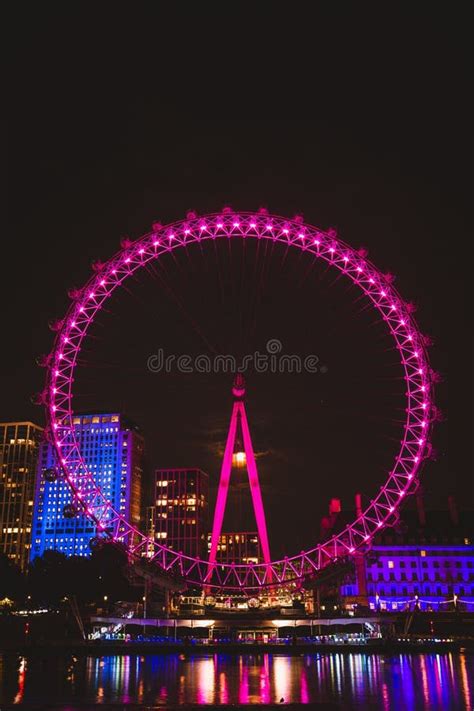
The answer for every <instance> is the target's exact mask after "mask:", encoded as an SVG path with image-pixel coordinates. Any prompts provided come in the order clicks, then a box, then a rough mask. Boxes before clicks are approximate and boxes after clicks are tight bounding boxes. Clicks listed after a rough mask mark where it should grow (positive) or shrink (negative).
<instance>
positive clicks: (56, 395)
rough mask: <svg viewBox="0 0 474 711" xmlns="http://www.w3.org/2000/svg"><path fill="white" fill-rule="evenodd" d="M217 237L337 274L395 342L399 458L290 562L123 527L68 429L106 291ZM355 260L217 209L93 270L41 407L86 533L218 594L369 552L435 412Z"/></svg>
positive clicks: (309, 232)
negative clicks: (226, 560)
mask: <svg viewBox="0 0 474 711" xmlns="http://www.w3.org/2000/svg"><path fill="white" fill-rule="evenodd" d="M218 238H227V239H228V238H239V239H251V238H253V239H261V240H272V241H274V242H281V243H283V244H284V245H287V246H294V247H297V248H298V249H301V250H303V251H305V252H309V253H310V254H311V255H313V256H315V257H317V258H319V259H321V260H323V261H325V262H327V263H328V264H329V265H331V266H332V267H334V268H336V269H338V270H339V271H340V272H342V273H343V274H344V275H345V276H347V277H348V278H349V279H351V281H352V282H353V283H354V284H355V285H356V286H358V287H359V288H360V290H361V291H362V292H363V294H365V295H366V296H367V297H368V298H369V299H370V301H371V302H372V304H373V306H374V307H375V308H376V309H377V310H378V311H379V312H380V314H381V316H382V318H383V320H384V321H385V323H386V325H387V328H388V330H389V332H390V334H391V335H392V337H393V339H394V340H395V344H396V347H397V350H398V353H399V355H400V361H401V364H402V367H403V372H404V379H405V386H406V420H405V425H404V432H403V439H402V441H401V444H400V451H399V453H398V455H397V456H396V458H395V460H394V463H393V467H392V469H391V471H390V473H389V476H388V479H387V481H386V482H385V484H384V485H383V486H382V487H381V489H380V491H379V492H378V494H377V496H376V497H375V498H374V499H373V500H372V501H371V502H370V505H369V506H368V508H367V509H366V510H365V511H364V512H363V513H362V515H360V516H359V517H358V518H356V520H355V521H354V522H353V523H351V524H350V525H348V526H346V528H345V529H344V530H342V531H341V532H340V533H339V534H337V535H334V536H333V537H332V538H330V539H328V540H327V541H324V542H323V543H320V544H318V545H316V546H315V547H313V548H311V549H310V550H308V551H304V552H302V553H300V554H298V555H295V556H292V557H290V558H285V559H283V560H278V561H275V562H271V563H260V564H256V565H255V564H241V565H240V564H239V565H232V564H221V563H214V564H212V565H210V564H209V563H208V562H207V561H205V560H200V559H198V558H191V557H189V556H185V555H183V554H181V553H177V552H176V551H172V550H170V549H168V548H166V547H165V546H163V545H160V544H159V543H157V542H156V541H154V542H153V543H151V541H150V540H149V539H148V537H147V536H146V535H145V534H144V533H142V532H141V531H139V530H138V529H137V528H136V527H134V526H132V525H130V524H129V523H128V522H127V521H126V520H125V519H124V518H123V516H122V515H121V514H120V512H119V511H116V510H115V509H114V508H113V507H112V505H111V503H110V502H109V501H108V500H107V499H106V497H105V496H104V495H103V493H102V491H101V490H100V488H99V487H98V486H97V485H96V484H95V482H94V478H93V475H92V474H91V473H90V472H88V471H87V465H86V464H85V462H84V460H83V458H82V455H81V452H80V449H79V443H78V441H77V440H76V437H75V433H74V427H73V411H72V397H73V383H74V370H75V367H76V364H77V358H78V354H79V352H80V349H81V346H82V342H83V339H84V337H85V336H86V334H87V331H88V328H89V326H90V324H91V323H92V322H93V320H94V318H95V316H96V314H97V313H98V312H99V311H100V309H101V308H102V307H103V305H104V304H105V302H106V301H107V299H108V298H109V296H110V295H111V294H112V293H113V291H114V290H115V289H116V288H118V287H120V286H121V285H122V284H123V283H124V282H125V281H126V279H127V278H128V277H130V276H131V275H132V274H133V273H134V272H136V271H137V270H138V269H140V268H141V267H143V266H144V265H146V264H147V263H148V262H150V261H152V260H156V259H159V258H160V256H161V255H163V254H165V253H168V252H171V251H172V250H175V249H178V248H180V247H184V246H186V245H188V244H192V243H195V242H203V241H205V240H213V239H218ZM391 282H392V279H391V278H390V277H389V276H387V275H383V274H382V273H381V272H379V271H378V270H377V269H376V268H375V267H374V265H373V264H372V263H371V262H369V261H368V260H367V258H366V256H365V253H364V252H363V251H356V250H354V249H352V248H351V247H349V246H348V245H347V244H345V243H344V242H342V241H341V240H340V239H339V238H338V237H337V236H336V235H335V234H334V233H333V232H332V231H328V232H324V231H322V230H320V229H318V228H316V227H313V226H311V225H307V224H303V222H302V221H300V220H299V219H293V220H288V219H285V218H282V217H277V216H272V215H268V214H267V213H266V212H265V211H259V212H258V213H248V212H246V213H243V212H241V213H234V212H231V211H230V210H225V211H224V212H223V213H222V214H211V215H207V216H205V217H200V218H197V217H195V216H194V215H193V216H192V217H190V219H188V220H184V221H180V222H175V223H173V224H170V225H167V226H162V225H160V224H154V225H153V229H152V231H151V232H149V233H148V234H145V235H144V236H143V237H141V238H140V239H138V240H136V241H135V242H133V243H131V242H126V243H125V246H124V248H123V249H122V250H121V251H120V252H118V253H117V254H116V255H115V256H114V257H113V258H112V259H110V261H108V262H107V263H105V264H99V265H95V270H94V274H93V275H92V277H91V278H90V279H89V281H88V282H87V284H86V285H85V287H84V288H83V289H81V290H78V291H74V292H73V293H72V294H71V296H72V304H71V306H70V307H69V310H68V312H67V314H66V316H65V318H64V319H63V320H62V321H60V322H57V323H56V324H55V327H56V330H57V336H56V339H55V343H54V348H53V351H52V353H51V355H50V356H49V357H48V363H47V365H48V376H47V387H46V390H45V391H44V393H43V398H44V401H45V404H46V411H47V420H48V432H49V434H50V438H51V440H52V442H53V444H54V447H55V449H56V452H57V455H58V458H59V462H60V463H61V466H62V469H63V472H64V476H65V477H66V480H67V481H68V483H69V485H70V486H71V488H72V490H73V493H74V504H75V506H76V507H77V508H78V510H82V511H83V512H84V513H85V514H86V515H87V516H88V517H89V518H90V519H91V520H92V521H93V522H94V523H95V525H96V527H97V530H98V532H99V533H100V532H102V535H103V536H104V537H108V538H112V539H114V540H119V541H122V542H123V543H125V544H126V545H127V547H128V550H129V552H130V554H131V555H132V556H137V557H142V555H143V554H144V553H145V552H146V554H147V556H148V558H149V560H152V561H154V562H155V563H156V564H157V565H159V566H160V568H161V569H163V570H165V571H168V572H169V573H170V574H178V575H180V576H182V577H183V578H184V579H185V580H186V581H187V582H188V583H189V584H193V585H205V586H206V588H217V589H227V590H245V591H248V592H250V591H252V590H258V589H260V588H263V587H265V586H269V585H272V586H279V585H285V584H288V583H291V582H301V581H302V580H304V579H305V578H307V577H310V576H313V575H315V574H316V573H317V572H318V571H319V570H320V569H321V568H323V567H325V566H326V565H327V564H328V563H330V562H332V561H334V560H335V559H339V558H342V557H346V556H349V555H351V554H353V553H354V552H355V551H356V550H357V549H359V548H365V547H367V546H368V545H369V544H370V541H371V538H372V537H373V536H374V534H376V533H378V532H379V531H380V530H381V529H382V528H383V527H384V526H386V525H389V524H392V523H394V522H395V521H396V517H397V513H396V512H397V508H398V506H399V505H400V503H401V502H402V500H403V498H404V497H405V496H406V495H408V494H410V493H413V491H414V490H415V489H416V486H417V482H418V474H419V471H420V467H421V465H422V462H423V460H424V459H425V458H426V457H427V456H428V455H429V452H430V444H429V435H430V431H431V423H432V420H433V416H434V413H435V408H434V406H433V399H432V381H433V377H432V371H431V369H430V365H429V362H428V357H427V353H426V348H425V341H424V338H423V336H422V334H421V333H420V331H419V329H418V327H417V324H416V323H415V321H414V319H413V316H412V313H411V312H412V309H411V308H410V306H409V305H408V304H406V303H405V302H404V301H403V300H402V298H401V297H400V295H399V294H398V293H397V291H396V290H395V289H394V287H393V285H392V283H391Z"/></svg>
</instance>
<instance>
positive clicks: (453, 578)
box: [323, 495, 474, 611]
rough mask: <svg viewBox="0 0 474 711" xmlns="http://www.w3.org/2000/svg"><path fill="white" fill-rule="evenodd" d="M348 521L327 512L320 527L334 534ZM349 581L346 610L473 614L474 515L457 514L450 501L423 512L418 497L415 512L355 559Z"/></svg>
mask: <svg viewBox="0 0 474 711" xmlns="http://www.w3.org/2000/svg"><path fill="white" fill-rule="evenodd" d="M335 501H337V500H334V499H333V500H332V502H331V505H332V508H333V509H334V508H337V506H336V507H335V505H334V502H335ZM356 505H357V502H356ZM346 518H347V520H349V518H350V517H347V516H345V515H343V514H341V513H340V507H339V511H336V512H334V511H333V512H332V514H331V511H330V515H329V517H328V518H326V519H325V523H324V524H323V527H324V526H326V527H327V524H328V521H329V524H330V527H331V529H338V528H340V527H341V526H342V525H343V524H345V523H346ZM352 518H353V516H352ZM351 520H352V519H351ZM351 577H352V579H350V580H347V581H345V583H344V584H343V585H342V586H341V588H340V597H341V602H342V605H343V606H345V607H350V606H351V605H352V604H354V603H355V602H357V603H359V604H361V603H362V604H364V602H365V604H368V605H369V607H370V608H371V609H374V610H375V609H382V610H403V609H405V608H407V607H413V606H414V605H418V606H419V607H420V608H421V609H422V610H423V609H424V610H429V609H432V610H434V611H438V610H439V611H443V610H446V611H447V610H450V609H453V607H454V605H457V606H460V607H461V609H466V610H469V611H474V515H473V512H472V511H469V512H459V511H458V509H457V506H456V502H455V500H454V498H453V497H449V499H448V510H446V511H425V508H424V503H423V499H422V497H421V495H418V496H417V497H416V510H415V511H403V512H402V514H401V519H400V522H399V523H398V524H397V525H396V526H395V527H393V528H390V527H388V528H386V529H384V530H383V531H382V532H381V533H380V534H378V535H377V536H376V537H375V538H374V542H373V545H372V546H371V548H370V551H369V552H368V553H367V554H366V555H364V556H354V574H353V575H352V576H351ZM364 598H365V600H364Z"/></svg>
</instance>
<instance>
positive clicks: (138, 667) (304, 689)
mask: <svg viewBox="0 0 474 711" xmlns="http://www.w3.org/2000/svg"><path fill="white" fill-rule="evenodd" d="M281 699H284V701H285V702H288V703H291V702H292V703H295V702H296V703H303V704H306V703H312V702H331V703H333V704H334V708H340V709H361V710H362V709H364V710H366V709H382V710H384V711H389V710H390V711H391V710H392V709H393V710H394V711H405V710H406V711H418V710H424V709H426V711H436V710H437V709H442V710H443V711H448V709H449V710H450V709H456V710H457V709H469V711H471V710H472V708H473V707H474V655H469V654H462V653H461V654H458V653H443V654H392V655H389V654H387V655H383V654H368V653H367V654H365V653H357V654H349V653H344V654H342V653H341V654H339V653H330V654H329V653H328V654H325V653H313V654H301V655H300V656H290V655H287V654H284V653H282V654H276V653H273V654H264V653H262V654H239V655H235V654H234V655H230V654H209V655H200V654H191V653H189V654H186V655H183V654H157V655H154V654H147V655H145V656H142V655H136V654H129V655H111V656H102V657H96V656H86V657H77V658H76V657H72V656H71V655H67V656H64V657H55V656H49V657H47V658H44V659H42V658H39V657H37V656H35V657H31V658H29V659H28V658H24V657H18V656H16V655H1V654H0V709H1V711H4V709H8V708H10V706H16V705H20V706H21V705H24V706H35V707H40V706H41V707H42V708H43V709H47V708H48V705H49V704H51V705H54V707H55V709H64V710H66V709H68V708H69V705H70V704H73V705H79V704H83V705H84V706H85V707H86V706H87V708H89V707H90V706H91V705H92V706H93V705H94V704H98V705H99V704H108V705H113V704H117V706H118V705H120V704H144V705H147V706H155V705H156V706H167V707H174V706H179V705H181V704H194V703H196V704H238V705H240V704H265V703H273V702H279V701H280V700H281Z"/></svg>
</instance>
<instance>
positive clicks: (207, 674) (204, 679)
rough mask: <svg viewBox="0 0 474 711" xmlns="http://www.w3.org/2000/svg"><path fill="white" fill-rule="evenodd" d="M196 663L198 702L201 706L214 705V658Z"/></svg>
mask: <svg viewBox="0 0 474 711" xmlns="http://www.w3.org/2000/svg"><path fill="white" fill-rule="evenodd" d="M194 663H195V664H196V667H197V677H198V689H197V701H198V703H199V704H212V703H213V701H214V691H215V674H214V666H215V660H214V657H209V658H208V659H199V660H196V661H195V662H194Z"/></svg>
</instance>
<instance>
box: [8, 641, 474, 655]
mask: <svg viewBox="0 0 474 711" xmlns="http://www.w3.org/2000/svg"><path fill="white" fill-rule="evenodd" d="M446 651H451V652H452V651H454V652H461V651H463V652H466V653H474V639H472V638H469V639H449V640H440V641H435V640H432V639H409V640H383V639H376V640H369V641H367V642H366V643H364V644H356V643H340V644H337V643H336V644H334V643H324V644H318V643H303V642H298V643H297V644H292V643H291V642H290V643H288V644H281V643H279V644H272V643H267V644H258V643H247V644H237V643H230V642H229V643H218V644H212V643H211V644H202V643H198V642H192V641H189V642H172V641H170V642H169V643H162V642H160V643H156V642H132V641H130V642H123V641H120V640H115V641H94V642H82V641H75V642H64V641H58V642H47V643H44V644H42V643H41V642H36V643H34V644H30V643H23V644H21V643H11V644H8V643H6V644H5V643H3V644H2V646H1V648H0V653H1V652H3V653H16V654H21V655H25V656H31V655H34V656H36V655H40V656H51V655H52V656H54V655H57V654H74V655H91V656H99V657H100V656H106V655H111V654H113V655H128V654H163V655H166V654H170V653H176V654H184V655H187V654H192V655H209V654H216V653H221V654H224V653H225V654H234V655H235V654H269V653H272V654H285V655H289V656H299V655H301V654H314V653H320V654H323V653H325V654H331V653H333V652H337V653H339V654H341V653H342V654H344V653H347V654H354V653H363V654H381V653H383V654H395V653H403V652H405V653H414V652H415V653H416V652H419V653H433V652H434V653H438V652H439V653H440V652H446Z"/></svg>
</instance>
